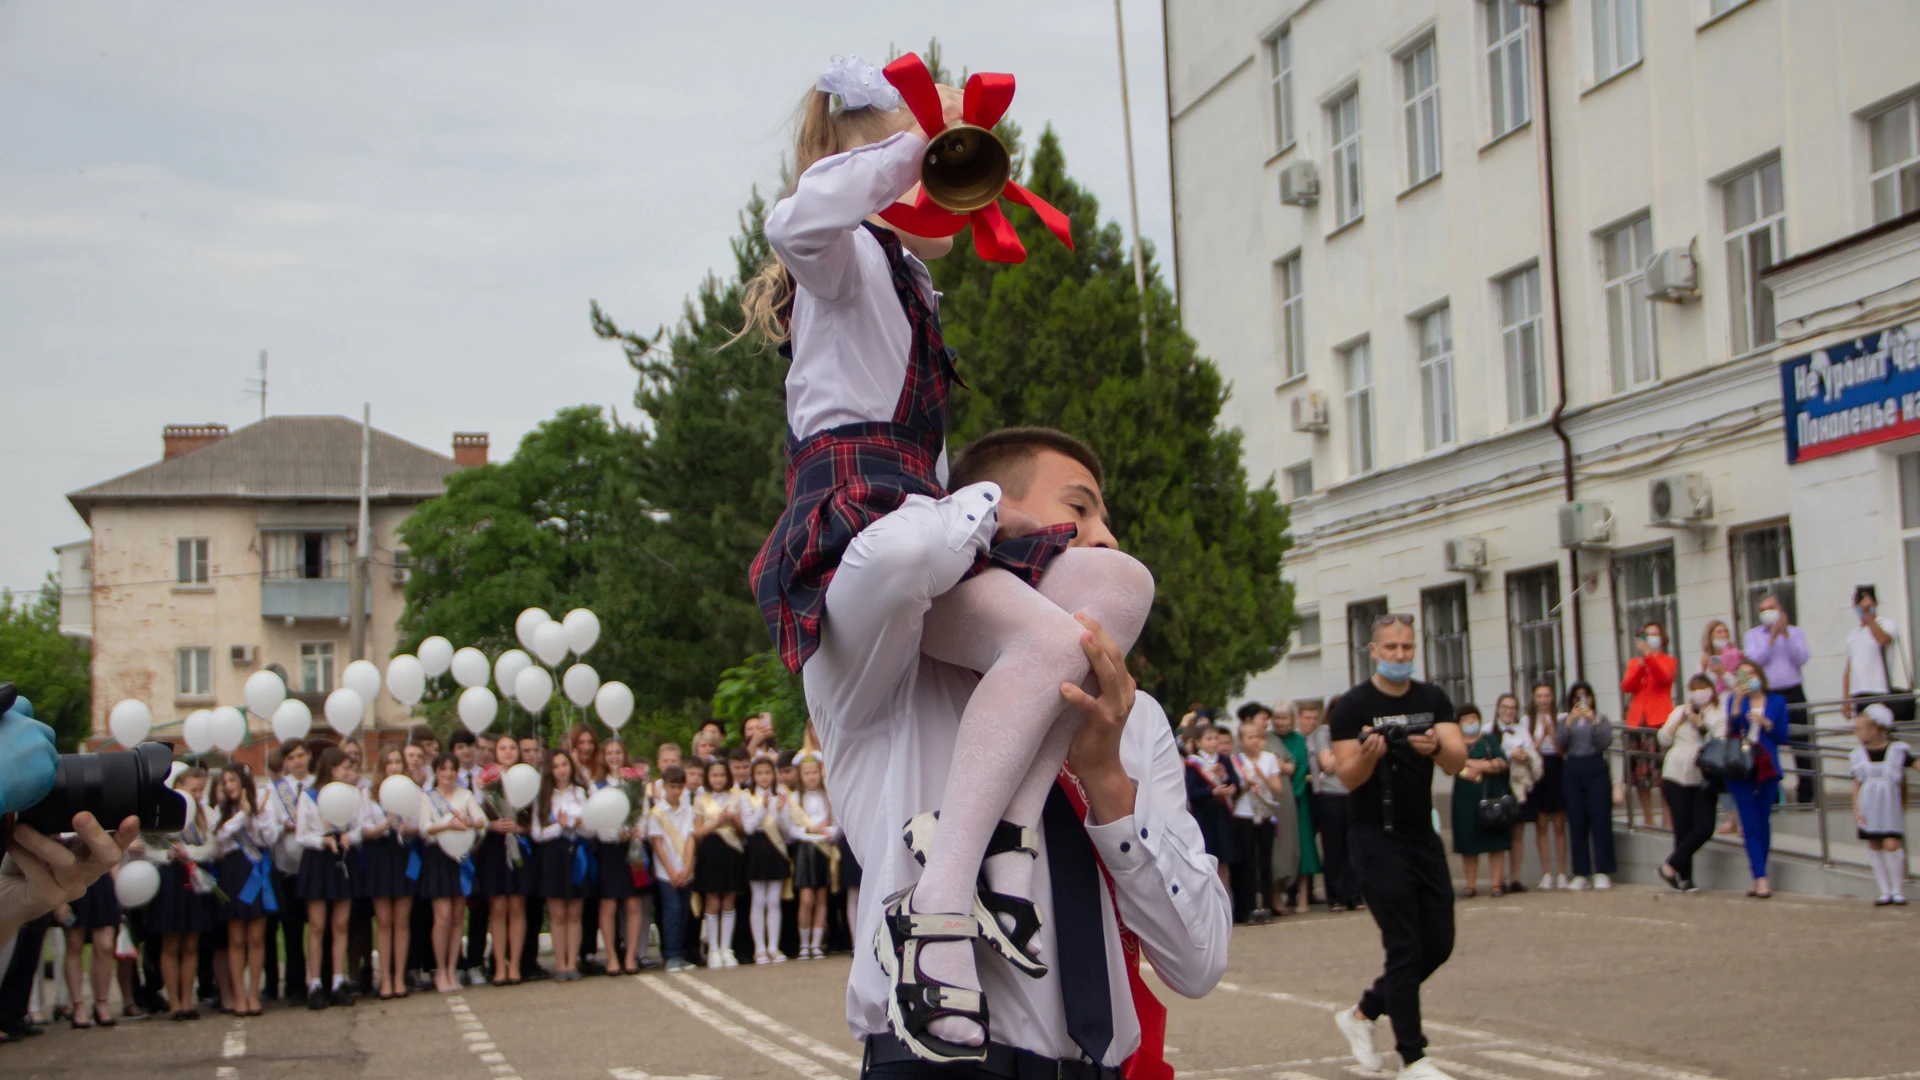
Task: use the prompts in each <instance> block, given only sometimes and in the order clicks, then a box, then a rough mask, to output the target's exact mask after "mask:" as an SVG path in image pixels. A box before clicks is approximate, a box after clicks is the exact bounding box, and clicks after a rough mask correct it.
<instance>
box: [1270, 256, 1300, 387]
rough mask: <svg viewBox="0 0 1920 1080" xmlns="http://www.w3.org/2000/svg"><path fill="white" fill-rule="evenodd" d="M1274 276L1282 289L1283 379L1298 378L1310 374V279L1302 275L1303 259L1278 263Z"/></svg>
mask: <svg viewBox="0 0 1920 1080" xmlns="http://www.w3.org/2000/svg"><path fill="white" fill-rule="evenodd" d="M1274 276H1275V283H1276V284H1277V285H1278V287H1279V290H1280V371H1281V377H1282V378H1283V379H1294V378H1298V377H1300V376H1302V375H1305V374H1306V373H1307V303H1306V279H1305V278H1304V277H1303V276H1302V275H1301V273H1300V256H1298V255H1294V256H1291V257H1289V258H1285V259H1282V260H1280V261H1279V262H1278V263H1276V264H1274Z"/></svg>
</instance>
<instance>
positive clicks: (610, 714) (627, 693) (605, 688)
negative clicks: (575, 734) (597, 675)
mask: <svg viewBox="0 0 1920 1080" xmlns="http://www.w3.org/2000/svg"><path fill="white" fill-rule="evenodd" d="M593 707H594V708H595V709H596V710H598V711H599V713H600V722H601V723H603V724H605V725H607V726H608V727H610V728H612V729H613V730H615V731H619V730H620V725H622V724H624V723H626V722H627V717H629V716H632V715H633V690H632V688H630V687H628V686H627V684H626V683H623V682H618V681H615V682H610V683H602V684H601V686H600V692H599V693H598V694H596V695H595V696H594V699H593Z"/></svg>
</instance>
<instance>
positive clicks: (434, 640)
mask: <svg viewBox="0 0 1920 1080" xmlns="http://www.w3.org/2000/svg"><path fill="white" fill-rule="evenodd" d="M413 654H414V655H415V656H418V657H419V658H420V666H421V667H422V668H424V669H425V670H426V673H427V678H429V679H437V678H439V677H440V676H442V675H445V674H446V673H447V665H448V664H450V663H452V662H453V642H451V641H448V640H447V639H446V638H443V637H441V636H440V635H438V634H435V635H434V636H432V637H430V638H428V639H427V640H425V641H423V642H421V643H420V647H419V648H418V649H415V650H414V651H413Z"/></svg>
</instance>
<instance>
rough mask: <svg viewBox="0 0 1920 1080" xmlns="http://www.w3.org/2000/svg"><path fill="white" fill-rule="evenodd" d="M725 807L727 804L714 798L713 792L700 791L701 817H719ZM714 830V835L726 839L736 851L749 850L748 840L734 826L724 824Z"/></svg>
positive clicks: (728, 844)
mask: <svg viewBox="0 0 1920 1080" xmlns="http://www.w3.org/2000/svg"><path fill="white" fill-rule="evenodd" d="M725 809H726V804H725V803H723V802H721V801H720V800H719V799H716V798H714V797H713V792H711V791H703V792H701V793H700V816H701V818H703V819H708V820H711V819H713V818H717V817H719V816H720V814H721V812H722V811H724V810H725ZM713 831H714V835H716V836H718V837H719V838H720V839H722V840H724V841H726V844H727V846H728V847H730V848H732V849H733V850H735V851H745V850H747V844H746V841H744V840H742V839H740V833H739V832H738V831H736V830H735V829H734V827H733V826H731V825H722V826H720V827H719V828H717V829H715V830H713Z"/></svg>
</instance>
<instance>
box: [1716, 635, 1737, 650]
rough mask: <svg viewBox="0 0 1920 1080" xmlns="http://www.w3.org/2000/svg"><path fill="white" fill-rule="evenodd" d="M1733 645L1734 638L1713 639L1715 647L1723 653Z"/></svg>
mask: <svg viewBox="0 0 1920 1080" xmlns="http://www.w3.org/2000/svg"><path fill="white" fill-rule="evenodd" d="M1731 644H1733V639H1732V638H1723V637H1717V638H1714V639H1713V647H1714V648H1716V649H1720V650H1722V651H1725V649H1726V647H1727V646H1729V645H1731Z"/></svg>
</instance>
